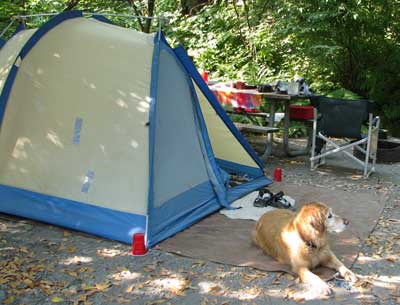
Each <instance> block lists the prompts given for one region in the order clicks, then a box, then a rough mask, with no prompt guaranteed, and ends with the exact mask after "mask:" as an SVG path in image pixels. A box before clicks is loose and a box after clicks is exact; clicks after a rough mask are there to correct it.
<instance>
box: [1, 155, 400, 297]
mask: <svg viewBox="0 0 400 305" xmlns="http://www.w3.org/2000/svg"><path fill="white" fill-rule="evenodd" d="M328 161H329V162H328V163H329V164H332V165H335V166H325V167H324V168H321V169H320V170H318V171H310V170H309V162H308V161H307V159H306V158H305V157H297V158H292V159H288V158H277V157H275V158H271V159H270V160H268V161H267V163H266V164H267V169H268V170H269V172H272V170H273V169H274V168H276V167H277V166H279V167H282V168H283V173H284V180H285V181H286V182H288V183H293V184H297V185H299V187H301V185H304V184H308V185H315V186H319V187H325V188H329V189H338V190H344V191H348V192H363V191H365V190H369V191H371V190H373V191H376V192H379V193H382V194H384V195H385V197H386V199H387V202H386V206H385V209H384V212H383V214H382V215H381V217H380V218H379V221H378V223H377V225H376V228H375V230H374V232H373V233H372V234H371V235H370V236H369V238H367V239H366V240H365V241H361V242H360V251H359V257H358V259H357V261H356V262H355V264H354V265H353V267H352V270H353V271H354V272H355V273H357V274H358V275H359V276H360V279H361V280H360V282H359V283H357V284H356V285H353V286H352V285H349V284H348V283H347V282H345V281H342V280H332V281H330V282H329V285H330V286H331V287H332V288H333V290H334V295H333V296H331V297H330V298H329V299H325V300H313V301H307V302H305V303H307V304H321V303H324V304H343V305H350V304H399V303H400V264H399V254H400V235H399V232H400V220H399V219H400V217H399V216H400V209H399V208H400V163H397V164H385V165H381V164H379V165H378V167H377V173H376V174H374V175H372V176H371V177H370V178H369V179H368V180H364V179H363V178H362V177H361V175H360V174H361V172H360V171H357V170H354V168H355V166H354V165H353V164H352V163H349V164H347V163H346V162H345V161H344V160H343V159H342V158H340V157H336V159H332V160H328ZM130 251H131V247H130V246H129V245H126V244H122V243H119V242H115V241H111V240H105V239H101V238H97V237H95V236H92V235H87V234H83V233H81V232H76V231H71V230H66V229H63V228H60V227H56V226H51V225H47V224H43V223H38V222H35V221H31V220H27V219H22V218H18V217H14V216H10V215H5V214H0V304H1V303H2V304H26V305H28V304H29V305H33V304H40V305H43V304H54V303H59V304H85V305H89V304H95V305H100V304H148V305H150V304H202V305H206V304H224V305H228V304H249V305H252V304H297V303H298V302H304V301H302V299H301V293H302V292H303V291H305V289H306V288H305V287H303V286H302V285H300V284H298V283H297V282H296V280H295V279H294V278H293V276H291V275H288V274H284V273H277V272H270V273H269V272H268V273H267V272H262V271H259V270H256V269H251V268H242V267H235V266H229V265H223V264H216V263H212V262H207V261H199V260H194V259H191V258H185V257H180V256H177V255H172V254H169V253H164V252H161V251H157V250H150V251H149V252H148V254H147V255H146V256H143V257H132V256H131V255H130ZM227 251H229V249H227ZM294 297H295V299H294Z"/></svg>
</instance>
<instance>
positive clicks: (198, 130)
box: [0, 11, 271, 247]
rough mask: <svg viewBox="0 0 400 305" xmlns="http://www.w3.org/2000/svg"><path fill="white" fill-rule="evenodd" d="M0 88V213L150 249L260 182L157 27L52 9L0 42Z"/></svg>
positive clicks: (253, 160) (237, 140)
mask: <svg viewBox="0 0 400 305" xmlns="http://www.w3.org/2000/svg"><path fill="white" fill-rule="evenodd" d="M0 93H1V95H0V122H1V129H0V212H4V213H9V214H14V215H19V216H23V217H27V218H31V219H36V220H40V221H43V222H47V223H51V224H56V225H60V226H64V227H68V228H72V229H76V230H81V231H84V232H88V233H92V234H96V235H99V236H103V237H106V238H111V239H115V240H119V241H122V242H126V243H131V241H132V235H133V234H134V233H136V232H145V233H146V241H147V245H148V246H150V247H151V246H153V245H155V244H156V243H158V242H159V241H161V240H163V239H165V238H167V237H169V236H171V235H173V234H175V233H177V232H179V231H181V230H183V229H184V228H186V227H188V226H190V225H192V224H193V223H195V222H197V221H198V220H200V219H202V218H204V217H205V216H207V215H209V214H210V213H213V212H215V211H217V210H218V209H220V208H221V207H228V206H229V205H230V203H231V202H233V201H234V200H236V199H238V198H240V197H242V196H244V195H246V194H248V193H250V192H252V191H254V190H256V189H259V188H260V187H263V186H266V185H268V184H270V183H271V181H270V180H269V179H268V178H266V177H265V175H264V168H263V163H262V162H261V161H260V160H259V158H258V157H257V155H256V154H255V152H254V151H253V150H252V149H251V147H250V146H249V144H248V143H247V142H246V141H245V140H244V139H243V137H242V136H241V135H240V133H239V132H238V130H237V129H236V128H235V126H234V125H233V124H232V122H231V121H230V120H229V118H227V116H226V114H225V112H224V111H223V109H222V108H221V107H220V105H219V104H218V102H217V101H216V99H215V97H214V96H213V94H212V93H211V92H210V90H209V89H208V87H207V85H206V84H205V83H204V82H203V80H202V79H201V77H200V75H199V73H198V72H197V70H196V69H195V67H194V65H193V63H192V62H191V61H190V59H189V57H188V56H187V54H186V53H185V51H184V50H183V49H182V48H180V47H179V48H177V49H172V48H171V47H170V46H169V45H168V44H167V42H166V40H165V39H164V37H163V35H162V34H161V32H158V33H153V34H144V33H140V32H137V31H134V30H131V29H126V28H121V27H118V26H115V25H112V24H110V23H109V22H107V20H105V18H104V17H101V18H100V17H99V16H90V18H89V17H88V16H86V15H84V14H83V13H82V12H79V11H73V12H65V13H62V14H60V15H57V16H55V17H53V18H52V19H50V20H49V21H48V22H47V23H45V24H44V25H43V26H42V27H40V28H38V29H28V30H20V31H18V32H17V33H15V34H14V35H13V36H12V38H10V39H9V40H8V41H7V42H6V43H5V44H4V45H3V47H2V48H1V50H0ZM230 174H235V175H242V176H246V177H248V178H249V181H248V182H246V183H244V184H241V185H238V186H236V187H231V186H229V183H228V182H229V177H230Z"/></svg>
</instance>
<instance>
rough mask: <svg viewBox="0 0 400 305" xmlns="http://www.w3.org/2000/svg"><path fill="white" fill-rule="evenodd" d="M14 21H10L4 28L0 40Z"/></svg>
mask: <svg viewBox="0 0 400 305" xmlns="http://www.w3.org/2000/svg"><path fill="white" fill-rule="evenodd" d="M14 21H15V19H12V20H11V22H10V23H9V24H8V25H7V26H6V28H5V29H4V30H3V32H1V34H0V38H1V37H3V35H4V34H5V33H6V32H7V31H8V29H9V28H10V27H11V26H12V25H13V23H14Z"/></svg>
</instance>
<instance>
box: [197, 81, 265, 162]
mask: <svg viewBox="0 0 400 305" xmlns="http://www.w3.org/2000/svg"><path fill="white" fill-rule="evenodd" d="M193 84H194V86H195V89H196V94H197V96H198V99H199V102H200V106H201V111H202V112H203V116H204V120H205V121H206V125H207V131H208V135H209V137H210V141H211V145H212V148H213V151H214V154H215V156H216V157H217V158H220V159H224V160H228V161H232V162H235V163H240V164H243V165H247V166H252V167H257V166H258V165H257V164H256V162H255V161H254V160H253V159H252V158H251V156H250V155H249V154H248V153H247V152H246V150H245V149H244V147H243V146H242V145H241V144H240V143H239V142H238V140H237V139H236V138H235V136H234V135H233V134H232V132H231V131H230V130H229V129H228V128H227V127H226V125H225V123H224V122H223V121H222V119H221V118H220V117H219V116H218V114H217V113H216V112H215V110H214V108H213V107H212V106H211V105H210V102H209V101H208V100H207V98H206V97H205V96H204V94H203V93H202V92H201V90H200V88H199V87H198V86H197V85H196V84H195V83H193Z"/></svg>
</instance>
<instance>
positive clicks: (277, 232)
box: [252, 202, 357, 295]
mask: <svg viewBox="0 0 400 305" xmlns="http://www.w3.org/2000/svg"><path fill="white" fill-rule="evenodd" d="M348 224H349V221H348V220H347V219H345V218H341V217H339V216H337V215H335V214H333V213H332V209H330V208H329V207H327V206H326V205H325V204H323V203H319V202H312V203H308V204H306V205H304V206H303V208H302V209H301V210H300V211H299V212H297V213H295V212H292V211H289V210H282V209H279V210H274V211H271V212H267V213H265V214H264V215H263V216H261V218H260V219H259V220H258V221H257V223H256V225H255V227H254V229H253V231H252V238H253V241H254V242H255V243H256V245H258V246H259V247H260V248H262V249H263V250H264V251H265V252H266V253H267V254H268V255H270V256H272V257H274V258H275V259H277V260H278V261H279V262H281V263H283V264H287V265H290V266H291V268H292V270H293V272H295V273H296V274H298V275H299V278H300V280H301V281H302V282H303V283H305V284H308V285H311V288H312V289H313V290H314V291H315V292H317V293H318V294H320V295H321V294H322V295H329V294H331V292H332V291H331V289H330V288H329V286H328V284H327V283H326V282H324V281H323V280H322V279H321V278H320V277H318V276H317V275H315V274H314V273H312V272H311V271H310V270H311V269H313V268H315V267H317V266H324V267H328V268H331V269H334V270H337V271H339V273H340V275H341V276H342V277H344V278H345V279H346V280H348V281H351V282H355V281H357V277H356V275H355V274H354V273H353V272H351V271H350V270H349V269H348V268H347V267H346V266H345V265H344V264H343V263H342V262H340V261H339V260H338V259H337V258H336V256H335V255H334V254H333V253H332V251H331V250H330V248H329V244H328V240H327V232H336V233H339V232H342V231H344V229H346V227H347V225H348Z"/></svg>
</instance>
